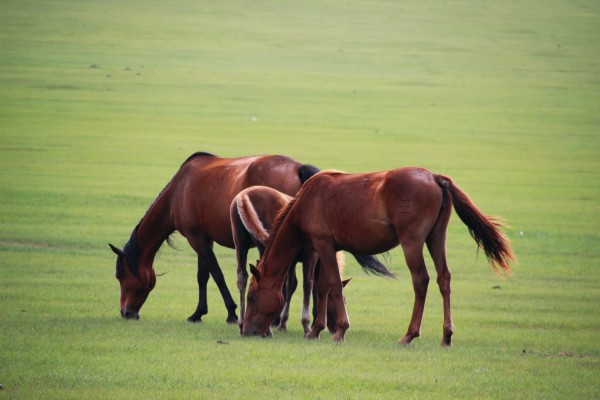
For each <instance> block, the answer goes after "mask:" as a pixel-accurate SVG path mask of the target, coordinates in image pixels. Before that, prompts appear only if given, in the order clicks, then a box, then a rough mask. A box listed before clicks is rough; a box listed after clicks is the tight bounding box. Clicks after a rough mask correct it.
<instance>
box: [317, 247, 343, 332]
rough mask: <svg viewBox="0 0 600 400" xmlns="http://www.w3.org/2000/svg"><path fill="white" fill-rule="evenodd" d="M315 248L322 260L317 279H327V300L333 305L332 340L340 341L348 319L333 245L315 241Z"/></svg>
mask: <svg viewBox="0 0 600 400" xmlns="http://www.w3.org/2000/svg"><path fill="white" fill-rule="evenodd" d="M315 250H316V251H317V253H318V254H319V259H320V260H321V261H322V262H321V276H320V277H319V280H321V279H323V278H326V279H327V284H328V285H329V298H328V300H327V301H332V302H333V305H334V307H335V314H336V321H335V326H336V328H337V330H336V332H335V334H334V335H333V340H334V341H336V342H341V341H343V340H344V334H345V333H346V330H348V328H349V327H350V321H349V320H348V313H347V312H346V304H345V302H344V296H343V295H342V287H343V285H342V280H341V278H340V272H339V271H340V270H339V267H338V263H337V258H336V252H335V249H334V248H333V246H331V245H329V243H324V242H317V243H315ZM319 301H321V299H319ZM319 311H321V310H319ZM325 312H327V308H326V309H325ZM325 321H327V318H325Z"/></svg>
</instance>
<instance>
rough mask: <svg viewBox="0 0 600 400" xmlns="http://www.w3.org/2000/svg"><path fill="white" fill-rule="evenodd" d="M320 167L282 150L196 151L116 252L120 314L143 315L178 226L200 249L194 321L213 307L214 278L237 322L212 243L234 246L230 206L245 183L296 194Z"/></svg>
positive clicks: (230, 317)
mask: <svg viewBox="0 0 600 400" xmlns="http://www.w3.org/2000/svg"><path fill="white" fill-rule="evenodd" d="M316 172H318V169H317V168H316V167H313V166H311V165H307V164H300V163H299V162H297V161H295V160H293V159H291V158H289V157H286V156H280V155H269V156H256V157H241V158H220V157H216V156H214V155H212V154H208V153H195V154H193V155H192V156H190V157H189V158H188V159H187V160H186V161H185V162H184V163H183V164H182V165H181V167H180V169H179V171H177V173H176V174H175V176H174V177H173V179H171V181H170V182H169V183H168V184H167V186H166V187H165V188H164V189H163V191H162V192H161V193H160V194H159V195H158V197H157V198H156V200H154V203H153V204H152V205H151V206H150V208H149V209H148V211H147V212H146V215H145V216H144V217H143V218H142V220H141V221H140V223H139V224H138V225H137V226H136V227H135V229H134V230H133V233H132V234H131V237H130V239H129V241H128V242H127V243H126V244H125V246H124V247H123V249H122V250H121V249H118V248H116V247H115V246H113V245H110V247H111V249H112V250H113V252H114V253H115V254H117V263H116V270H117V273H116V277H117V279H118V280H119V282H120V285H121V315H122V316H123V317H124V318H127V319H139V311H140V308H141V307H142V305H143V304H144V302H145V301H146V298H147V297H148V294H149V293H150V291H151V290H152V289H153V288H154V285H155V284H156V274H155V272H154V268H153V262H154V257H155V255H156V252H157V251H158V249H159V248H160V246H161V245H162V243H163V242H164V241H165V240H167V241H168V238H169V235H171V233H173V232H174V231H179V233H181V235H182V236H184V237H185V238H186V239H187V240H188V242H189V244H190V246H191V247H192V248H193V249H194V250H195V251H196V253H197V254H198V274H197V280H198V288H199V300H198V306H197V308H196V311H195V312H194V313H193V314H192V315H191V316H190V317H189V318H188V321H190V322H198V321H201V319H202V316H203V315H205V314H206V313H207V312H208V305H207V301H206V284H207V282H208V279H209V274H210V275H212V277H213V279H214V280H215V282H216V284H217V286H218V287H219V290H220V292H221V295H222V296H223V300H224V301H225V306H226V307H227V311H228V316H227V322H231V323H233V322H236V320H237V315H236V313H235V309H236V308H237V305H236V304H235V302H234V301H233V298H232V297H231V294H230V293H229V289H228V288H227V285H226V284H225V279H224V277H223V273H222V271H221V268H220V267H219V264H218V263H217V259H216V257H215V254H214V252H213V243H214V242H216V243H218V244H220V245H222V246H225V247H229V248H233V247H234V243H233V237H232V234H231V222H230V220H229V206H230V204H231V201H232V200H233V198H234V197H235V196H236V195H237V194H238V193H239V192H240V191H241V190H242V189H244V188H246V187H249V186H253V185H265V186H271V187H274V188H276V189H277V190H279V191H281V192H283V193H287V194H295V193H296V192H297V191H298V190H299V189H300V186H301V185H302V183H303V182H304V181H305V180H307V179H308V178H309V177H310V176H312V175H313V174H315V173H316Z"/></svg>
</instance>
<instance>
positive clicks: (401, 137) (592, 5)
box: [0, 0, 600, 399]
mask: <svg viewBox="0 0 600 400" xmlns="http://www.w3.org/2000/svg"><path fill="white" fill-rule="evenodd" d="M213 3H214V4H213ZM598 43H600V6H599V5H598V3H597V2H593V1H578V2H573V1H566V0H564V1H561V0H549V1H530V2H522V1H503V2H496V3H490V2H483V3H482V2H480V1H474V0H462V1H460V0H459V1H453V2H438V1H429V0H427V1H418V2H417V1H408V2H392V1H360V2H358V1H337V0H330V1H325V2H322V1H310V0H309V1H302V2H294V1H258V2H250V3H249V2H241V1H232V2H212V3H207V2H197V1H191V0H182V1H178V2H164V1H138V0H135V1H128V2H122V1H112V0H110V1H102V2H100V1H77V2H71V1H58V0H48V1H16V0H5V1H2V3H1V4H0V171H1V173H0V310H1V312H0V384H1V385H2V387H3V390H0V398H6V399H9V398H11V399H12V398H15V399H31V398H44V399H51V398H56V399H65V398H77V399H80V398H133V399H136V398H139V399H146V398H167V399H168V398H218V399H222V398H241V397H250V398H310V399H315V398H323V399H333V398H377V399H381V398H434V399H435V398H439V399H447V398H451V397H452V398H497V399H506V398H527V399H535V398H539V399H548V398H577V399H584V398H588V399H592V398H599V397H600V340H599V339H598V332H599V331H600V285H599V283H600V268H599V267H600V265H599V263H598V259H599V258H600V250H599V246H598V243H600V232H599V227H600V185H599V182H600V131H599V130H600V114H599V112H598V111H599V106H600V74H598V72H599V70H600V48H599V47H598ZM198 150H202V151H209V152H213V153H215V154H219V155H223V156H238V155H251V154H265V153H282V154H288V155H291V156H293V157H295V158H297V159H298V160H302V161H304V162H309V163H313V164H315V165H318V166H319V167H321V168H336V169H344V170H348V171H352V172H359V171H370V170H380V169H390V168H395V167H398V166H402V165H419V166H424V167H427V168H430V169H433V170H435V171H437V172H440V173H444V174H447V175H450V176H452V177H453V178H454V179H455V181H456V182H457V183H458V184H459V185H460V186H461V187H462V188H463V189H465V190H466V191H467V192H468V193H469V194H470V196H471V197H472V198H473V199H474V200H475V202H476V203H477V205H478V206H479V207H480V208H481V209H482V210H483V211H484V212H486V213H489V214H498V215H501V216H502V217H503V218H504V219H505V220H506V221H507V222H508V223H509V225H510V226H511V228H510V229H508V234H509V236H510V238H511V240H512V243H513V246H514V249H515V251H516V254H517V257H518V259H519V265H518V266H515V268H514V275H513V276H512V277H504V278H501V277H498V276H496V275H494V273H493V272H492V270H491V268H490V267H489V266H488V265H487V264H486V261H485V258H484V257H483V255H479V256H477V252H476V248H475V244H474V242H473V241H472V240H471V238H470V237H469V236H468V233H467V231H466V229H465V227H464V226H463V225H462V224H461V223H460V221H459V220H458V219H457V218H455V217H453V220H452V221H451V225H450V228H449V234H448V258H449V264H450V267H451V270H452V272H453V298H452V300H453V312H454V323H455V327H456V333H455V337H454V347H453V348H451V349H442V348H440V347H439V341H440V339H441V333H442V309H441V299H440V296H439V291H438V289H437V286H436V284H435V271H434V269H433V268H432V266H430V274H431V276H432V281H431V285H430V290H429V297H428V299H427V306H426V310H425V316H424V321H423V327H422V337H421V338H420V339H417V340H415V341H414V343H413V344H412V346H411V347H410V348H402V347H397V346H396V344H395V343H396V340H397V339H399V338H400V337H401V336H402V335H403V334H404V333H405V330H406V327H407V324H408V321H409V319H410V313H411V307H412V301H413V293H412V287H411V284H410V275H409V273H408V271H407V269H406V267H405V264H404V260H403V256H402V254H401V252H400V251H399V250H394V251H392V252H391V253H390V256H389V258H388V265H389V268H390V269H391V270H393V271H394V272H395V273H396V274H397V275H398V279H397V280H385V279H379V278H374V277H370V276H366V275H364V274H363V273H362V271H360V269H359V268H358V267H357V265H356V264H355V263H353V262H352V261H350V260H349V262H348V266H347V269H346V276H352V277H353V278H354V279H353V280H352V282H351V284H350V285H349V287H348V288H347V289H346V299H347V307H348V311H349V315H350V321H351V327H350V330H349V331H348V332H347V335H346V343H345V344H343V345H335V344H334V343H333V342H332V341H331V340H330V336H329V335H328V334H327V333H323V335H322V338H321V340H320V341H313V342H308V341H306V340H304V339H303V338H302V335H301V327H300V323H299V318H300V303H299V296H296V298H295V302H294V304H293V307H292V310H293V311H292V312H293V313H292V316H291V320H290V322H289V327H290V331H289V332H288V333H286V334H276V336H275V337H274V338H273V339H272V340H262V339H255V338H241V337H240V336H239V335H238V331H237V327H235V326H232V325H226V324H225V323H224V320H225V317H226V312H225V308H224V307H223V305H222V301H221V299H220V296H219V294H218V291H217V289H216V287H215V285H214V283H212V282H211V284H210V285H209V290H210V291H209V310H210V311H209V314H208V315H207V316H206V317H205V318H204V322H203V323H201V324H195V325H192V324H188V323H186V322H185V319H186V317H187V316H188V315H189V314H191V313H192V311H193V310H194V308H195V305H196V301H197V287H196V283H195V257H194V254H193V252H192V251H191V250H190V249H189V247H188V246H187V244H186V242H185V239H183V238H181V237H179V238H178V239H177V243H178V246H179V248H180V250H179V251H174V250H172V249H170V248H168V247H165V248H163V251H162V254H161V255H160V257H159V258H158V259H157V261H156V264H155V267H156V269H157V271H158V272H163V273H164V272H167V274H166V275H164V276H163V277H161V278H159V281H158V284H157V287H156V289H155V291H154V292H152V293H151V295H150V297H149V299H148V301H147V302H146V304H145V305H144V307H143V309H142V319H141V320H140V321H137V322H127V321H124V320H121V319H120V317H119V315H118V296H119V294H118V293H119V290H118V284H117V281H116V280H115V278H114V257H113V255H112V253H111V252H110V250H109V249H108V246H107V243H108V242H112V243H114V244H116V245H122V244H123V243H124V242H125V241H126V240H127V239H128V238H129V234H130V232H131V230H132V229H133V227H134V226H135V224H136V223H137V222H138V220H139V219H140V218H141V217H142V215H143V214H144V212H145V211H146V209H147V207H148V206H149V205H150V204H151V203H152V201H153V200H154V198H155V196H156V195H157V194H158V193H159V192H160V190H161V189H162V188H163V187H164V185H165V184H166V183H167V182H168V181H169V179H170V178H171V176H172V175H173V174H174V173H175V171H176V169H177V168H178V167H179V165H180V163H181V162H182V161H183V160H184V159H185V158H186V157H187V156H188V155H190V154H191V153H193V152H194V151H198ZM253 254H254V256H256V253H253ZM217 255H218V258H219V260H220V262H221V265H222V267H223V269H224V272H225V274H226V278H227V280H228V282H229V287H230V290H232V291H234V289H235V268H234V264H235V263H234V255H233V251H231V250H229V249H223V248H217ZM430 265H431V263H430Z"/></svg>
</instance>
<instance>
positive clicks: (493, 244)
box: [437, 175, 516, 275]
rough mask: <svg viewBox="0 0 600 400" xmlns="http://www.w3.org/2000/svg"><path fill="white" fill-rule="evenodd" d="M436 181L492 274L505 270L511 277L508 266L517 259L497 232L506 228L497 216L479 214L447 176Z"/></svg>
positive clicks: (502, 233)
mask: <svg viewBox="0 0 600 400" xmlns="http://www.w3.org/2000/svg"><path fill="white" fill-rule="evenodd" d="M437 182H438V184H439V185H440V187H441V188H442V191H443V194H444V200H445V201H446V199H447V197H446V196H447V193H449V194H450V195H451V198H452V203H453V204H454V210H455V211H456V213H457V214H458V217H459V218H460V219H461V221H462V222H463V223H464V224H465V225H466V226H467V228H468V230H469V233H470V234H471V237H472V238H473V239H474V240H475V242H476V243H477V246H479V248H481V249H483V251H484V252H485V255H486V257H487V259H488V262H489V263H490V264H491V266H492V267H493V268H494V272H496V273H497V274H499V275H500V274H501V271H502V270H504V271H505V272H507V273H508V274H511V268H510V264H509V263H510V261H513V262H516V258H515V255H514V254H513V252H512V250H511V248H510V240H509V239H508V237H507V236H506V234H505V233H504V232H502V230H501V229H500V228H502V227H506V225H505V224H504V223H503V222H502V221H501V220H500V219H499V218H498V217H494V216H487V215H485V214H483V213H482V212H481V211H479V209H478V208H477V206H475V203H473V201H472V200H471V199H470V198H469V196H468V195H467V194H466V193H465V192H464V191H463V190H462V189H460V188H459V187H458V186H457V185H456V184H455V183H454V182H453V181H452V179H450V178H449V177H446V176H441V175H438V176H437Z"/></svg>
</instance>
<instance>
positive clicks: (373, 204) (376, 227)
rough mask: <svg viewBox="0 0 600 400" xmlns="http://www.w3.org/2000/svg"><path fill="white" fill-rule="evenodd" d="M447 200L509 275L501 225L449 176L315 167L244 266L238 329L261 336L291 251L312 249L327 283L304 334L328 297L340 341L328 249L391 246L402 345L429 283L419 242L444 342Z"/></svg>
mask: <svg viewBox="0 0 600 400" xmlns="http://www.w3.org/2000/svg"><path fill="white" fill-rule="evenodd" d="M452 205H454V209H455V210H456V213H457V214H458V216H459V217H460V219H461V220H462V221H463V223H464V224H465V225H466V226H467V228H468V230H469V232H470V234H471V236H472V237H473V238H474V239H475V242H476V243H477V245H478V246H479V247H480V248H482V249H483V250H484V252H485V254H486V256H487V258H488V261H489V262H490V264H491V265H492V267H493V268H494V270H495V271H496V272H498V273H499V272H500V270H504V271H506V272H508V273H510V271H511V268H510V265H509V262H510V261H511V260H512V261H514V260H515V258H514V255H513V253H512V250H511V248H510V244H509V240H508V238H507V237H506V236H505V235H504V233H503V232H502V231H501V230H500V229H499V227H501V226H503V224H502V223H501V222H500V221H499V220H498V219H497V218H494V217H489V216H485V215H484V214H483V213H481V211H479V210H478V209H477V207H476V206H475V204H474V203H473V202H472V201H471V200H470V199H469V197H468V196H467V194H466V193H465V192H463V191H462V190H461V189H460V188H459V187H458V186H457V185H456V184H455V183H454V182H453V181H452V179H451V178H449V177H446V176H442V175H437V174H434V173H432V172H430V171H428V170H426V169H422V168H415V167H409V168H400V169H395V170H390V171H382V172H374V173H365V174H345V173H340V172H322V173H319V174H317V175H315V176H313V177H312V178H311V179H309V180H308V181H307V182H306V183H305V184H304V186H303V188H302V190H301V191H300V192H299V193H298V195H297V197H296V199H295V200H293V201H292V202H290V203H289V205H288V207H287V208H286V209H285V210H283V211H282V212H281V214H280V216H279V217H278V219H277V221H275V223H274V228H273V231H272V233H271V238H270V239H269V242H268V244H267V247H266V249H265V252H264V255H263V257H262V259H261V260H260V263H259V265H258V267H257V268H251V272H252V274H253V275H254V276H253V278H252V280H251V281H250V286H249V288H248V304H247V311H246V315H245V319H244V330H243V333H244V334H245V335H249V334H250V335H264V334H265V332H266V329H267V328H268V326H269V323H270V321H271V320H272V319H273V317H274V312H275V311H276V310H278V309H279V308H280V307H281V305H280V304H281V302H282V300H281V298H280V297H281V295H280V294H279V292H280V291H281V285H282V282H283V278H284V276H285V271H286V270H287V266H288V265H289V262H290V260H291V258H292V257H293V256H292V255H293V254H295V253H296V252H297V249H299V248H301V247H312V248H314V249H315V251H316V252H317V253H318V254H319V258H320V260H321V261H322V264H323V270H322V272H325V275H326V277H327V281H328V285H318V298H319V301H318V310H317V320H316V323H315V325H314V326H313V329H312V330H311V332H310V333H309V334H308V337H309V338H318V336H319V333H320V331H321V330H323V329H324V327H325V323H326V313H325V310H326V307H327V303H328V301H327V300H326V299H327V295H329V298H330V299H332V300H333V301H334V304H335V308H336V310H337V320H336V326H337V331H336V333H335V335H334V340H343V338H344V334H345V331H346V329H348V327H349V322H348V318H347V314H346V309H345V306H344V302H343V298H342V283H341V281H340V278H339V274H336V273H331V272H330V271H335V270H336V268H337V267H336V264H335V263H336V260H335V252H336V251H337V250H340V249H343V250H347V251H350V252H357V253H362V254H376V253H381V252H384V251H388V250H390V249H392V248H394V247H396V246H397V245H398V244H399V245H400V246H402V250H403V251H404V257H405V260H406V263H407V265H408V268H409V270H410V272H411V276H412V283H413V288H414V292H415V301H414V306H413V313H412V318H411V321H410V324H409V326H408V330H407V332H406V335H405V336H404V337H403V338H401V339H400V340H399V343H400V344H405V345H408V344H410V342H411V341H412V340H413V339H414V338H416V337H419V336H420V333H421V318H422V316H423V308H424V305H425V296H426V294H427V286H428V283H429V275H428V273H427V269H426V267H425V260H424V257H423V247H424V245H425V244H427V248H428V249H429V253H430V254H431V257H432V259H433V262H434V264H435V267H436V270H437V275H438V278H437V282H438V285H439V288H440V291H441V294H442V298H443V308H444V325H443V339H442V345H446V346H450V345H451V344H452V334H453V332H454V326H453V324H452V317H451V314H450V271H449V270H448V265H447V263H446V248H445V247H446V232H447V227H448V221H449V219H450V214H451V213H452ZM321 299H323V300H321Z"/></svg>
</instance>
